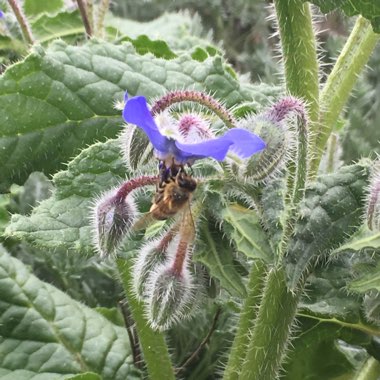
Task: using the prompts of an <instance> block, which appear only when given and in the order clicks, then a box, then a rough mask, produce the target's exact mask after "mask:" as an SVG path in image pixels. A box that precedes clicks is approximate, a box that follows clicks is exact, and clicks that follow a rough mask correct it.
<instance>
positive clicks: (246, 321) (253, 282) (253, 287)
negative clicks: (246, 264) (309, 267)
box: [223, 260, 266, 380]
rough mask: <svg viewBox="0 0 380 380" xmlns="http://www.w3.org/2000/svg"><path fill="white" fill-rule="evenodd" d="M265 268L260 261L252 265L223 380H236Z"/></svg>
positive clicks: (252, 322)
mask: <svg viewBox="0 0 380 380" xmlns="http://www.w3.org/2000/svg"><path fill="white" fill-rule="evenodd" d="M265 271H266V266H265V264H264V263H263V262H262V261H259V260H257V261H255V263H254V264H253V265H252V268H251V273H250V275H249V282H248V285H247V289H248V295H247V298H246V299H245V302H244V305H243V308H242V310H241V313H240V318H239V324H238V328H237V332H236V335H235V339H234V341H233V343H232V348H231V352H230V355H229V358H228V363H227V367H226V369H225V371H224V376H223V379H224V380H237V379H238V378H239V373H240V371H241V366H242V364H243V361H244V358H245V354H246V350H247V347H248V343H249V340H250V331H251V330H252V328H253V325H254V321H255V318H256V314H257V310H258V304H259V301H260V296H261V293H262V290H263V284H264V274H265Z"/></svg>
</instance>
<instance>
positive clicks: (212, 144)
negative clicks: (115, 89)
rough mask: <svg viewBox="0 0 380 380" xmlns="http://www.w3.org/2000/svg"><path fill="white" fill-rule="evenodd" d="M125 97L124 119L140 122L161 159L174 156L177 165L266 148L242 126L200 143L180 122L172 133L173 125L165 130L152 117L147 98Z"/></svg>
mask: <svg viewBox="0 0 380 380" xmlns="http://www.w3.org/2000/svg"><path fill="white" fill-rule="evenodd" d="M124 99H125V106H124V110H123V118H124V120H125V122H127V123H131V124H135V125H137V126H138V127H140V128H141V129H142V130H143V131H144V132H145V133H146V135H147V136H148V138H149V140H150V142H151V143H152V145H153V147H154V149H155V153H156V156H157V157H158V158H159V159H160V160H170V159H172V158H174V160H175V162H176V163H177V164H185V163H192V162H194V160H197V159H202V158H206V157H212V158H214V159H216V160H218V161H223V160H224V159H225V157H226V155H227V153H228V152H229V151H230V152H233V153H235V154H236V155H238V156H239V157H241V158H248V157H250V156H251V155H253V154H254V153H257V152H259V151H261V150H263V149H264V148H265V143H264V141H263V140H262V139H261V138H260V137H258V136H256V135H254V134H253V133H251V132H249V131H247V130H245V129H241V128H232V129H229V130H228V131H227V132H226V133H225V134H224V135H223V136H221V137H216V138H212V137H211V138H209V139H207V140H203V141H200V142H198V141H199V138H198V139H196V140H198V141H194V134H191V133H187V134H186V135H184V134H181V132H180V128H179V126H178V125H176V126H175V127H176V131H175V132H176V133H173V125H171V128H169V132H170V133H165V132H166V131H165V130H163V128H162V127H161V128H160V127H159V126H158V125H157V123H156V121H155V120H154V119H153V117H152V115H151V113H150V111H149V108H148V105H147V101H146V99H145V97H143V96H136V97H134V98H128V95H127V94H126V95H125V98H124ZM170 120H173V119H170ZM202 132H203V133H202V134H201V133H198V135H199V136H200V135H203V136H205V135H207V134H208V135H209V136H212V134H211V131H206V132H210V133H204V132H205V131H204V130H203V131H202ZM199 136H198V137H199ZM203 138H204V137H203Z"/></svg>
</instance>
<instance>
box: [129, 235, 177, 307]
mask: <svg viewBox="0 0 380 380" xmlns="http://www.w3.org/2000/svg"><path fill="white" fill-rule="evenodd" d="M173 238H174V232H173V231H172V230H170V231H168V232H167V233H165V234H164V235H163V236H162V237H160V238H159V239H155V240H152V241H149V242H148V243H147V244H145V246H144V247H143V248H142V250H141V252H139V254H138V256H137V258H136V261H135V264H134V266H133V288H134V291H135V293H136V296H137V298H139V299H140V300H141V299H143V298H145V297H146V293H147V284H149V281H148V279H149V277H150V276H151V275H152V273H154V271H155V270H156V268H157V267H159V266H160V265H161V264H163V263H164V262H165V261H166V260H167V259H168V252H167V249H168V246H169V244H170V243H171V241H172V240H173Z"/></svg>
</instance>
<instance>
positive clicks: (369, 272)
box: [347, 254, 380, 294]
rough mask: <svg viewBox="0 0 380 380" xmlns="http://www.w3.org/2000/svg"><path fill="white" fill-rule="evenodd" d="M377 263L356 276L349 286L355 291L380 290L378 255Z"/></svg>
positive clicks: (379, 261)
mask: <svg viewBox="0 0 380 380" xmlns="http://www.w3.org/2000/svg"><path fill="white" fill-rule="evenodd" d="M376 260H377V264H376V265H375V266H372V267H370V268H367V269H366V270H365V271H364V270H363V271H362V272H361V273H359V274H357V275H356V276H355V279H354V280H353V281H351V282H350V283H349V284H348V286H347V288H348V289H349V290H350V291H352V292H355V293H362V294H363V293H366V292H369V291H370V290H377V291H380V257H379V254H377V255H376Z"/></svg>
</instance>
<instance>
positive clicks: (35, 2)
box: [24, 0, 63, 16]
mask: <svg viewBox="0 0 380 380" xmlns="http://www.w3.org/2000/svg"><path fill="white" fill-rule="evenodd" d="M62 7H63V0H49V1H41V0H25V1H24V11H25V13H26V14H27V15H28V16H35V15H38V14H40V13H45V12H57V11H59V10H60V9H61V8H62Z"/></svg>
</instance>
